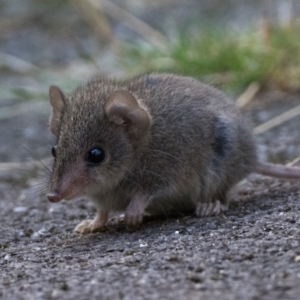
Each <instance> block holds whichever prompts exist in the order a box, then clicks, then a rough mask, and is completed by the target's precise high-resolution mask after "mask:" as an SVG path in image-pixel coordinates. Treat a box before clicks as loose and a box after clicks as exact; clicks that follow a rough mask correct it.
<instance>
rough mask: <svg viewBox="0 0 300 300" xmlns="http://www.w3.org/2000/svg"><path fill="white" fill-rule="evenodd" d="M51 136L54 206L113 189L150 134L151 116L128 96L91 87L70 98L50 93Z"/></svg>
mask: <svg viewBox="0 0 300 300" xmlns="http://www.w3.org/2000/svg"><path fill="white" fill-rule="evenodd" d="M49 95H50V103H51V106H52V115H51V118H50V123H49V127H50V131H51V132H52V133H53V134H54V135H55V136H56V138H57V141H56V144H55V146H53V148H52V155H53V156H54V164H53V170H52V176H51V179H50V182H49V187H48V194H47V197H48V199H49V200H50V201H52V202H58V201H60V200H62V199H73V198H77V197H80V196H84V195H93V194H105V193H108V192H110V191H111V190H112V189H114V188H116V187H117V185H118V184H119V183H120V181H121V180H122V179H123V177H124V174H125V172H126V171H128V170H130V168H131V167H132V165H133V164H134V162H135V159H136V151H137V148H138V145H139V144H140V143H143V141H144V140H145V137H147V136H148V134H149V130H150V116H149V114H148V113H147V111H146V110H145V109H143V108H141V107H140V105H139V102H138V101H137V99H136V98H135V97H134V96H133V95H132V94H131V93H129V92H128V91H125V90H119V89H115V88H113V87H111V88H102V89H100V88H99V87H98V88H97V86H96V87H95V86H93V84H92V83H91V84H90V85H87V86H86V87H84V88H80V89H78V90H77V91H76V92H75V93H74V94H73V95H72V96H71V97H70V98H68V97H66V96H65V95H64V93H63V92H62V91H61V90H60V89H59V88H58V87H56V86H51V87H50V90H49Z"/></svg>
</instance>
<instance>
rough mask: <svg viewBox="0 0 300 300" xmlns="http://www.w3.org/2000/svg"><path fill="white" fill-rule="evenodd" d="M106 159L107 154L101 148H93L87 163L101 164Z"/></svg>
mask: <svg viewBox="0 0 300 300" xmlns="http://www.w3.org/2000/svg"><path fill="white" fill-rule="evenodd" d="M104 158H105V152H104V150H103V149H102V148H99V147H95V148H92V149H91V150H89V151H88V153H87V155H86V161H87V162H88V163H90V164H100V163H101V162H102V161H103V160H104Z"/></svg>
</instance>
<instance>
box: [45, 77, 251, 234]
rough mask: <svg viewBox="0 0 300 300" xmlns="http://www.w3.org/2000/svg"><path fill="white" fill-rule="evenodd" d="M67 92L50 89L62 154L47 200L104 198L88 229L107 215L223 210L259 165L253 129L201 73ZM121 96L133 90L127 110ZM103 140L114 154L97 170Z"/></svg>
mask: <svg viewBox="0 0 300 300" xmlns="http://www.w3.org/2000/svg"><path fill="white" fill-rule="evenodd" d="M56 89H57V90H56ZM59 91H60V90H59V89H58V88H56V87H51V89H50V98H51V104H52V106H53V114H52V116H53V117H52V118H51V120H50V128H52V129H53V130H52V132H53V133H54V134H55V135H56V136H57V150H56V158H55V161H54V166H53V174H52V178H51V181H50V185H49V194H48V198H49V200H51V201H59V200H61V199H63V198H67V199H68V198H69V197H68V193H69V194H70V195H71V196H72V197H71V198H76V197H82V196H87V197H89V198H92V199H93V200H94V201H95V203H96V205H97V207H98V212H99V213H98V215H97V218H95V220H94V221H92V222H89V223H88V222H85V223H84V224H81V225H79V226H78V227H77V231H79V232H82V233H86V232H90V231H94V230H98V229H100V228H101V227H103V226H104V225H103V223H105V222H106V220H104V218H102V221H99V219H101V218H100V217H99V216H100V215H101V214H104V215H105V216H106V215H107V213H109V212H110V211H125V221H126V223H127V225H128V226H136V225H138V224H139V223H140V222H141V220H142V215H143V213H144V211H145V210H146V211H149V212H151V213H163V214H165V213H170V212H172V211H177V212H178V211H195V212H196V214H197V215H198V216H205V215H211V214H217V213H219V212H220V211H221V210H222V209H225V208H226V206H227V205H228V200H227V198H226V195H227V192H228V191H229V190H230V189H231V188H232V186H234V185H235V184H236V183H237V182H238V181H240V180H241V179H243V178H244V177H245V176H246V175H247V174H249V173H250V172H251V171H252V170H253V168H254V166H255V165H256V152H255V146H254V142H253V138H252V133H251V130H250V129H249V126H248V125H247V124H246V123H245V120H244V119H243V117H242V116H241V114H240V112H239V110H238V109H237V108H236V107H235V106H234V104H233V102H232V101H231V100H229V99H228V98H226V96H224V94H223V93H221V92H220V91H218V90H216V89H214V88H212V87H210V86H208V85H205V84H203V83H201V82H199V81H198V80H196V79H194V78H191V77H182V76H176V75H170V74H161V75H158V74H152V75H145V76H141V77H137V78H135V79H133V80H131V81H127V82H114V81H108V80H105V79H96V80H94V81H91V82H89V83H88V84H86V85H85V86H83V87H80V88H78V89H77V90H76V91H75V92H74V93H73V94H72V95H71V97H69V98H67V97H65V96H63V94H62V92H61V91H60V92H59ZM120 91H121V92H120ZM124 91H126V92H125V93H124ZM113 93H117V94H118V93H119V94H118V95H130V96H125V98H126V101H125V100H124V107H121V108H120V105H121V106H122V105H123V104H122V103H123V102H122V101H123V100H122V99H123V98H122V97H123V96H122V97H121V98H118V101H116V102H117V104H118V105H119V106H118V107H114V106H113V107H111V105H117V104H109V105H108V99H111V98H110V97H111V95H112V94H113ZM131 97H132V98H133V99H132V100H128V99H131ZM125 98H124V99H125ZM120 99H121V100H120ZM135 100H136V102H135ZM128 101H129V102H130V101H131V102H130V103H129V102H128ZM110 102H111V100H110ZM125 102H126V103H125ZM127 102H128V103H129V104H128V103H127ZM120 103H121V104H120ZM107 107H109V109H107ZM110 112H112V113H110ZM132 114H137V115H134V116H132ZM116 116H117V117H116ZM118 118H121V119H122V120H121V121H120V120H118ZM135 128H138V130H136V131H135ZM132 132H135V134H132ZM136 132H137V133H136ZM94 146H99V147H101V148H103V149H104V150H105V152H106V158H105V160H104V161H103V162H102V163H101V164H99V165H97V166H92V167H91V166H88V165H87V164H86V163H85V160H84V158H85V155H86V152H87V151H88V150H89V149H91V148H92V147H94ZM106 219H107V217H106ZM93 222H94V223H93ZM91 223H92V225H91Z"/></svg>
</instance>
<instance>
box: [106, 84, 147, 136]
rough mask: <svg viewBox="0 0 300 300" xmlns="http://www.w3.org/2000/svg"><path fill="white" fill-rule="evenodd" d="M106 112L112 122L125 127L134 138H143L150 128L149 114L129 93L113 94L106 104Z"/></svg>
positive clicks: (121, 91)
mask: <svg viewBox="0 0 300 300" xmlns="http://www.w3.org/2000/svg"><path fill="white" fill-rule="evenodd" d="M104 111H105V114H106V116H107V117H108V119H109V120H110V121H111V122H113V123H115V124H116V125H119V126H123V127H124V128H125V129H126V130H127V131H128V133H129V134H130V135H131V136H132V137H133V138H136V139H140V138H142V137H143V136H144V135H145V134H146V133H147V132H148V130H149V128H150V116H149V114H148V113H147V112H146V111H145V110H144V109H142V108H141V107H140V106H139V103H138V102H137V100H136V99H135V97H134V96H133V95H132V94H130V93H129V92H127V91H124V90H118V91H115V92H113V93H111V95H110V96H109V97H108V99H107V100H106V102H105V104H104Z"/></svg>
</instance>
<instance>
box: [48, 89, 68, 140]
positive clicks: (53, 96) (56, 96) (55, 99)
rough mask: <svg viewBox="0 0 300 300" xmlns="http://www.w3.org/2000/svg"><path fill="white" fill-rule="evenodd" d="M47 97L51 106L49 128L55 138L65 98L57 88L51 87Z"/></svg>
mask: <svg viewBox="0 0 300 300" xmlns="http://www.w3.org/2000/svg"><path fill="white" fill-rule="evenodd" d="M49 97H50V104H51V106H52V114H51V117H50V122H49V128H50V131H51V132H52V133H53V134H54V135H56V136H57V135H58V129H59V123H60V118H61V114H62V111H63V108H64V106H65V104H66V96H65V95H64V93H63V92H62V91H61V89H60V88H59V87H57V86H55V85H51V86H50V88H49Z"/></svg>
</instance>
